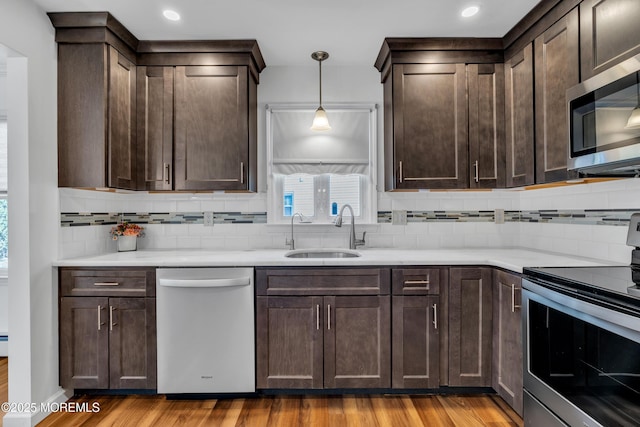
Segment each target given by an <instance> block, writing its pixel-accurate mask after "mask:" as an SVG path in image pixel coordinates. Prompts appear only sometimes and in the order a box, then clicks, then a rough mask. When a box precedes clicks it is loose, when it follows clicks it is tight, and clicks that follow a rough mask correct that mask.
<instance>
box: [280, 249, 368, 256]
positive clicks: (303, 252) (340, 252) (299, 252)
mask: <svg viewBox="0 0 640 427" xmlns="http://www.w3.org/2000/svg"><path fill="white" fill-rule="evenodd" d="M284 256H286V257H287V258H356V257H359V256H360V253H359V252H356V251H351V250H348V249H296V250H294V251H289V252H287V253H286V254H284Z"/></svg>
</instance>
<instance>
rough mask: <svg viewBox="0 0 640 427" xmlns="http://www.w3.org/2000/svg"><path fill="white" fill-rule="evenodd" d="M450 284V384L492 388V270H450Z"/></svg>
mask: <svg viewBox="0 0 640 427" xmlns="http://www.w3.org/2000/svg"><path fill="white" fill-rule="evenodd" d="M449 274H450V279H451V280H450V284H449V385H450V386H467V387H490V386H491V347H492V343H491V339H492V334H491V332H492V320H491V315H492V310H491V299H492V297H491V291H492V280H491V269H489V268H452V269H451V270H450V273H449Z"/></svg>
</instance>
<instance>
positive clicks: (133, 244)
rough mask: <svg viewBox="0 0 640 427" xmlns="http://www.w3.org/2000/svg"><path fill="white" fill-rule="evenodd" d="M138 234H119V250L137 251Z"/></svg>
mask: <svg viewBox="0 0 640 427" xmlns="http://www.w3.org/2000/svg"><path fill="white" fill-rule="evenodd" d="M137 241H138V236H119V237H118V240H116V242H118V252H127V251H135V250H136V249H137Z"/></svg>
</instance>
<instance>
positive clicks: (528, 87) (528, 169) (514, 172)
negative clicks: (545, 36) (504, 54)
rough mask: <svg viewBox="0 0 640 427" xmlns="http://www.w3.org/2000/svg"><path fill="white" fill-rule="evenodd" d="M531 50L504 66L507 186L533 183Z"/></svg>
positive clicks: (526, 49) (521, 53)
mask: <svg viewBox="0 0 640 427" xmlns="http://www.w3.org/2000/svg"><path fill="white" fill-rule="evenodd" d="M532 50H533V49H532V46H531V44H529V45H527V46H526V47H525V48H524V49H523V50H521V51H520V52H518V53H516V54H515V55H514V56H513V57H511V58H509V59H508V60H507V61H506V62H505V64H504V65H505V97H506V101H505V119H506V127H507V129H506V136H507V150H506V153H507V158H506V166H507V171H506V180H507V187H518V186H522V185H529V184H533V183H534V159H535V157H534V140H533V55H532Z"/></svg>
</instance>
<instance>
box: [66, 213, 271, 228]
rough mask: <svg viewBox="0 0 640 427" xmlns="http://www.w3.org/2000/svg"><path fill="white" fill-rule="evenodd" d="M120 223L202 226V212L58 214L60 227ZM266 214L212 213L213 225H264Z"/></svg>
mask: <svg viewBox="0 0 640 427" xmlns="http://www.w3.org/2000/svg"><path fill="white" fill-rule="evenodd" d="M122 221H127V222H131V223H135V224H203V222H204V212H153V213H134V212H121V213H112V214H108V213H76V212H63V213H61V214H60V225H61V226H62V227H75V226H83V225H84V226H87V225H114V224H118V223H120V222H122ZM266 222H267V213H266V212H214V213H213V223H214V224H266Z"/></svg>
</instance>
